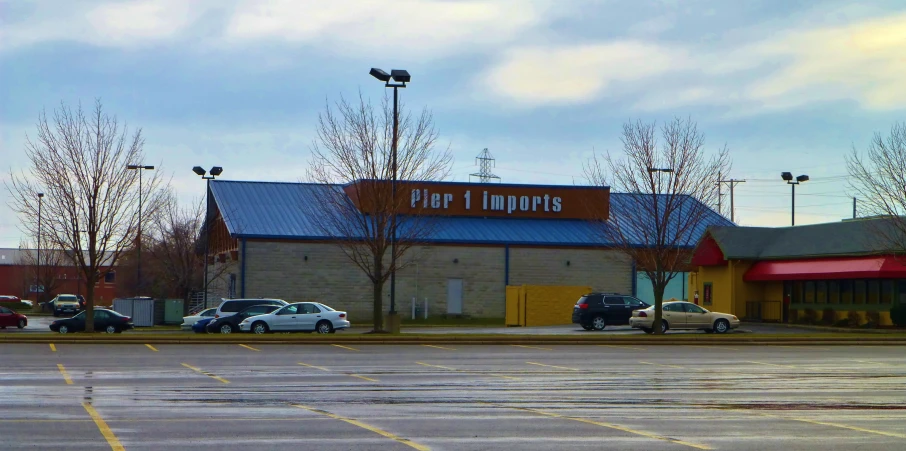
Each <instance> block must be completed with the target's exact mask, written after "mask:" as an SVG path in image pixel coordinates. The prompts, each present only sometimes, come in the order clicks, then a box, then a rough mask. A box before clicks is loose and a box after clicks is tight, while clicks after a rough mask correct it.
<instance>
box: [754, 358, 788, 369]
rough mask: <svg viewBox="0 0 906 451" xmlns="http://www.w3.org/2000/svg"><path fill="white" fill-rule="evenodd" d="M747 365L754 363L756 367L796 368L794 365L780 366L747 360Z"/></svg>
mask: <svg viewBox="0 0 906 451" xmlns="http://www.w3.org/2000/svg"><path fill="white" fill-rule="evenodd" d="M746 363H754V364H756V365H767V366H776V367H780V368H796V367H795V366H793V365H778V364H776V363H767V362H756V361H754V360H746Z"/></svg>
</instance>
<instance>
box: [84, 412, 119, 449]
mask: <svg viewBox="0 0 906 451" xmlns="http://www.w3.org/2000/svg"><path fill="white" fill-rule="evenodd" d="M82 407H84V408H85V411H86V412H88V415H90V416H91V419H92V420H94V424H95V425H97V427H98V429H99V430H100V431H101V435H103V436H104V438H105V439H107V444H108V445H110V449H111V450H112V451H125V450H126V448H123V445H122V444H121V443H120V441H119V439H118V438H116V434H114V433H113V431H111V430H110V427H109V426H107V422H106V421H104V419H103V418H101V415H100V414H99V413H98V411H97V410H94V407H92V406H91V403H87V402H83V403H82Z"/></svg>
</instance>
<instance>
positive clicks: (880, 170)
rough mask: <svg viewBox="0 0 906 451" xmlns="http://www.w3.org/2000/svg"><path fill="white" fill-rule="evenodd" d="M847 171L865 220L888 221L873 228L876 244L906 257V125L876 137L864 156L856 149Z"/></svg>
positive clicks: (895, 126) (849, 158)
mask: <svg viewBox="0 0 906 451" xmlns="http://www.w3.org/2000/svg"><path fill="white" fill-rule="evenodd" d="M846 168H847V170H848V172H849V176H850V177H849V182H848V185H849V189H850V191H851V192H852V194H853V195H854V196H856V197H858V199H859V209H860V211H861V213H862V214H861V216H880V217H884V218H885V219H886V220H885V221H873V223H872V225H871V229H872V232H873V234H874V237H873V238H874V239H877V241H878V242H877V243H875V244H878V245H879V246H880V247H882V248H886V249H889V250H890V251H892V252H896V253H906V218H904V216H906V122H902V123H896V124H894V125H893V126H892V127H891V129H890V134H889V135H887V136H883V135H882V134H881V133H875V135H874V137H873V138H872V139H871V142H870V143H869V144H868V148H867V149H866V151H865V153H864V154H863V153H860V152H859V151H858V150H856V149H855V147H854V148H853V150H852V153H851V154H850V155H849V156H847V157H846Z"/></svg>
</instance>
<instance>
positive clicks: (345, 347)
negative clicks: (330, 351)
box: [331, 345, 358, 351]
mask: <svg viewBox="0 0 906 451" xmlns="http://www.w3.org/2000/svg"><path fill="white" fill-rule="evenodd" d="M331 346H336V347H338V348H343V349H348V350H350V351H358V349H356V348H350V347H349V346H343V345H331Z"/></svg>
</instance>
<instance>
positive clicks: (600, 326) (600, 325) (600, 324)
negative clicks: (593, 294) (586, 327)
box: [591, 316, 607, 330]
mask: <svg viewBox="0 0 906 451" xmlns="http://www.w3.org/2000/svg"><path fill="white" fill-rule="evenodd" d="M606 325H607V321H606V320H605V319H604V317H603V316H596V317H594V318H592V320H591V327H592V328H593V329H594V330H604V326H606Z"/></svg>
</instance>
